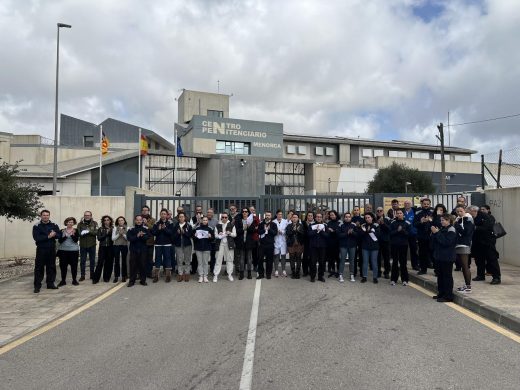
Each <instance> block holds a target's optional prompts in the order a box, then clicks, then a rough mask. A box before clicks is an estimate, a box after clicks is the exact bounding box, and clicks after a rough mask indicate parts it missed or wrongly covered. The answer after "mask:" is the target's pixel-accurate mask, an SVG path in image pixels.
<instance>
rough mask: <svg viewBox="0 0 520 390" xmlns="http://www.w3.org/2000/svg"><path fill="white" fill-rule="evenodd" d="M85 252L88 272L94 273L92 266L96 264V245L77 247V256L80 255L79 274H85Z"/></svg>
mask: <svg viewBox="0 0 520 390" xmlns="http://www.w3.org/2000/svg"><path fill="white" fill-rule="evenodd" d="M87 254H88V257H89V261H90V262H89V267H90V274H91V275H94V267H95V265H96V246H95V245H94V246H91V247H90V248H79V256H80V267H81V268H80V269H81V276H85V269H86V267H87Z"/></svg>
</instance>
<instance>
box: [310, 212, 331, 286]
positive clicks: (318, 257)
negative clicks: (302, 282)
mask: <svg viewBox="0 0 520 390" xmlns="http://www.w3.org/2000/svg"><path fill="white" fill-rule="evenodd" d="M328 235H329V231H328V230H327V225H326V224H325V223H324V222H323V215H322V214H321V213H320V212H317V213H316V215H315V217H314V223H312V224H311V225H310V226H309V247H310V250H311V262H310V264H309V273H310V275H311V282H314V281H315V280H316V279H315V278H316V263H318V280H319V281H320V282H325V278H324V277H323V275H324V274H325V260H326V259H325V257H326V254H327V245H328Z"/></svg>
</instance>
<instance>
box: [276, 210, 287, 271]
mask: <svg viewBox="0 0 520 390" xmlns="http://www.w3.org/2000/svg"><path fill="white" fill-rule="evenodd" d="M273 222H274V223H275V224H276V228H277V231H278V233H277V234H276V237H275V238H274V276H275V277H278V276H279V273H278V264H279V263H280V262H281V263H282V276H283V277H284V278H285V277H287V271H286V270H285V262H286V256H287V238H286V236H285V229H286V228H287V220H285V219H284V218H283V213H282V210H278V211H276V219H275V220H274V221H273Z"/></svg>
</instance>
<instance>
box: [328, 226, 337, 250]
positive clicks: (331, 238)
mask: <svg viewBox="0 0 520 390" xmlns="http://www.w3.org/2000/svg"><path fill="white" fill-rule="evenodd" d="M339 227H340V221H338V220H337V219H336V220H334V221H329V222H327V231H328V232H329V234H328V236H327V243H328V245H330V247H333V248H338V246H339V239H338V230H339ZM328 229H332V231H330V230H328Z"/></svg>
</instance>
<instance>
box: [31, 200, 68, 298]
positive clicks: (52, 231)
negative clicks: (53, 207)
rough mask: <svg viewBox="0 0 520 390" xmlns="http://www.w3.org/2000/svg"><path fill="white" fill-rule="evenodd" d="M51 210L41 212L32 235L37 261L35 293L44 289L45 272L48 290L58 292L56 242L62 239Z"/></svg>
mask: <svg viewBox="0 0 520 390" xmlns="http://www.w3.org/2000/svg"><path fill="white" fill-rule="evenodd" d="M50 217H51V213H50V211H49V210H42V211H41V212H40V222H38V223H37V224H36V225H34V226H33V230H32V235H33V238H34V242H35V243H36V259H35V261H34V293H35V294H37V293H39V292H40V289H41V288H42V281H43V275H44V272H45V273H46V274H47V279H46V283H47V288H48V289H51V290H56V289H57V288H58V287H56V285H55V284H54V281H55V280H56V240H57V239H58V238H60V237H61V231H60V228H59V226H58V225H56V224H55V223H53V222H51V221H50Z"/></svg>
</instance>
